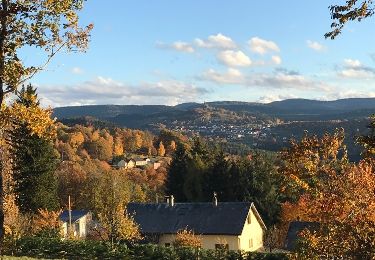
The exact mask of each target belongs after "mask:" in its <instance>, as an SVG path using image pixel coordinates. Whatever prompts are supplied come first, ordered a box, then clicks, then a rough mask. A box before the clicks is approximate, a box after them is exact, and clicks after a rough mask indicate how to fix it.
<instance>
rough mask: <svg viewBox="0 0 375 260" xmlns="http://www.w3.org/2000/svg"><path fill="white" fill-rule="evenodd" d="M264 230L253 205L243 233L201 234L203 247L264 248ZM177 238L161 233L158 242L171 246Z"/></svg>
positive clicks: (230, 248) (256, 249)
mask: <svg viewBox="0 0 375 260" xmlns="http://www.w3.org/2000/svg"><path fill="white" fill-rule="evenodd" d="M264 231H265V226H264V223H263V221H262V220H261V219H260V217H259V214H258V212H256V209H255V207H251V208H250V211H249V215H248V217H247V219H246V222H245V223H244V227H243V230H242V233H241V235H239V236H236V235H201V238H202V248H204V249H216V248H217V246H218V245H223V246H225V245H227V248H228V249H229V250H242V251H259V250H262V248H263V237H264ZM175 238H176V235H175V234H164V235H161V236H160V239H159V243H158V244H159V245H161V246H170V245H172V244H173V241H174V240H175Z"/></svg>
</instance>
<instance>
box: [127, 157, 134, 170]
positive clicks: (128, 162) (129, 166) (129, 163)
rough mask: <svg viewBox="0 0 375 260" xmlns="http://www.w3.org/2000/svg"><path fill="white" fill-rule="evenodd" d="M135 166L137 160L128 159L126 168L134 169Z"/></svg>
mask: <svg viewBox="0 0 375 260" xmlns="http://www.w3.org/2000/svg"><path fill="white" fill-rule="evenodd" d="M134 167H136V161H135V160H134V159H130V160H129V161H127V165H126V169H133V168H134Z"/></svg>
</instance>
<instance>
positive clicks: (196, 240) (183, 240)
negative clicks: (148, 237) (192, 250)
mask: <svg viewBox="0 0 375 260" xmlns="http://www.w3.org/2000/svg"><path fill="white" fill-rule="evenodd" d="M173 245H174V246H175V247H202V237H201V236H199V235H196V234H194V231H192V230H188V229H187V228H185V229H183V230H180V231H178V232H177V235H176V238H175V240H174V241H173Z"/></svg>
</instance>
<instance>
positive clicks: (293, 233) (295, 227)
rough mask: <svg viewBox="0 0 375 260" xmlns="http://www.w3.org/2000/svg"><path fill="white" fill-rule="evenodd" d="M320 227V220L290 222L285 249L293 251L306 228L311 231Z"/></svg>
mask: <svg viewBox="0 0 375 260" xmlns="http://www.w3.org/2000/svg"><path fill="white" fill-rule="evenodd" d="M318 228H319V223H318V222H305V221H293V222H291V223H290V224H289V228H288V233H287V235H286V240H285V249H287V250H289V251H293V250H294V249H295V247H296V243H297V240H298V238H299V234H300V233H301V232H302V231H303V230H304V229H308V230H310V231H314V230H317V229H318Z"/></svg>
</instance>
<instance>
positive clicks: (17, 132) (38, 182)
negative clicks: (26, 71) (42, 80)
mask: <svg viewBox="0 0 375 260" xmlns="http://www.w3.org/2000/svg"><path fill="white" fill-rule="evenodd" d="M16 102H18V103H20V104H22V105H24V106H25V107H30V106H32V105H35V104H36V105H39V101H38V97H37V94H36V89H35V88H33V87H32V86H31V85H28V86H27V88H24V87H23V88H22V89H21V91H20V93H19V95H18V100H17V101H16ZM15 123H16V124H18V127H16V128H14V129H13V130H12V131H11V132H10V138H11V141H12V143H13V144H14V145H13V147H12V154H13V161H14V168H13V170H14V181H15V192H16V194H17V204H18V206H19V207H20V210H21V211H22V212H32V213H36V212H37V211H38V209H47V210H56V209H57V208H58V207H59V204H58V198H57V180H56V177H55V175H54V172H55V169H56V164H57V159H58V157H57V155H56V151H55V150H54V148H53V144H52V143H51V141H49V140H47V139H43V138H41V137H38V136H36V135H32V133H31V131H30V130H29V128H28V127H27V123H25V122H15Z"/></svg>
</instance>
